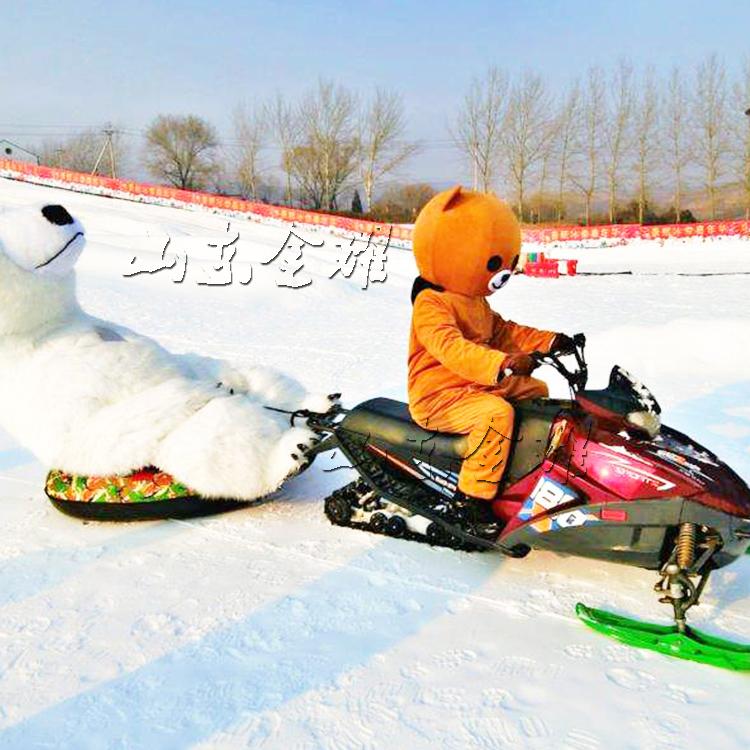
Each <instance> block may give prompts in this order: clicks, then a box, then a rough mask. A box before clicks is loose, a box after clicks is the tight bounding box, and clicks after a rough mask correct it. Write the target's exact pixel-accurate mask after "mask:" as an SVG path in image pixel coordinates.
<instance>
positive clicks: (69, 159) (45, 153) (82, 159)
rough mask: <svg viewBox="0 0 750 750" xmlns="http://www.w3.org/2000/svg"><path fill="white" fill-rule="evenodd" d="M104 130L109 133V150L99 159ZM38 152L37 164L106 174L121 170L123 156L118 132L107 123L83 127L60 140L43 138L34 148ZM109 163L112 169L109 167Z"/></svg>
mask: <svg viewBox="0 0 750 750" xmlns="http://www.w3.org/2000/svg"><path fill="white" fill-rule="evenodd" d="M105 130H108V131H109V132H111V134H112V135H111V144H112V152H111V153H109V154H108V155H107V157H106V158H104V159H99V156H100V155H101V154H102V151H103V149H104V148H105V146H106V147H107V151H109V144H108V142H107V135H106V134H105V132H104V131H105ZM38 153H39V162H40V164H46V165H48V166H51V167H61V168H62V169H71V170H74V171H76V172H88V173H91V174H98V175H108V176H116V175H112V171H116V172H122V168H123V164H124V162H125V161H126V158H127V149H126V147H125V143H124V141H123V139H122V133H121V132H120V131H118V130H116V129H115V128H111V127H109V126H105V128H103V129H102V130H86V131H84V132H83V133H79V134H78V135H73V136H70V137H69V138H66V139H64V140H61V141H47V142H46V143H44V144H42V146H41V147H40V148H39V149H38ZM97 162H98V163H97ZM113 167H115V168H116V169H115V170H113Z"/></svg>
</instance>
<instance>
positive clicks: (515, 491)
mask: <svg viewBox="0 0 750 750" xmlns="http://www.w3.org/2000/svg"><path fill="white" fill-rule="evenodd" d="M573 340H574V344H575V345H574V348H573V351H570V352H567V353H562V352H551V353H547V354H541V353H537V354H535V355H534V357H535V359H536V360H537V362H538V363H539V364H544V365H549V366H551V367H553V368H554V369H555V370H557V372H558V373H559V374H560V375H562V377H563V378H564V379H565V380H566V381H567V383H568V385H569V387H570V391H571V397H570V398H569V399H552V398H548V399H535V400H529V401H521V402H518V403H516V404H515V414H516V418H515V427H514V435H513V438H512V440H513V444H512V451H511V456H510V458H509V465H508V468H507V470H506V472H505V476H504V478H503V480H502V483H501V485H500V486H499V487H498V492H497V496H496V497H497V499H496V500H495V501H494V502H493V506H492V509H493V512H494V515H495V516H496V517H497V519H498V521H499V522H500V525H501V531H500V533H499V535H498V536H497V537H496V538H491V539H488V538H486V537H485V536H483V535H482V534H481V533H480V532H479V531H478V530H477V528H476V526H475V524H474V523H473V521H472V519H471V518H470V517H467V514H466V511H465V503H464V504H461V506H460V507H459V506H458V504H457V503H456V498H457V497H459V493H458V490H457V479H458V472H459V471H460V468H461V461H462V459H463V457H464V456H465V454H466V450H467V446H466V437H465V436H463V435H453V434H445V433H438V432H432V431H430V430H426V429H423V428H422V427H420V426H419V425H417V424H416V423H415V422H413V421H412V419H411V417H410V415H409V410H408V407H407V405H406V404H404V403H401V402H399V401H394V400H391V399H388V398H374V399H371V400H369V401H365V402H363V403H361V404H359V405H358V406H356V407H354V408H353V409H349V410H347V409H343V408H337V409H335V410H333V411H332V412H329V413H328V414H326V415H317V414H309V413H307V414H306V413H301V412H296V413H295V414H293V415H292V421H294V419H296V418H298V417H302V418H305V419H306V421H307V424H308V425H309V426H310V427H311V428H312V429H314V430H315V431H316V432H317V433H318V434H319V435H320V437H321V441H320V442H319V444H318V445H317V446H316V447H315V448H314V449H313V452H312V454H311V455H310V460H312V459H313V458H314V457H315V455H318V454H320V453H323V452H326V451H331V450H333V451H337V452H339V451H340V453H341V454H343V456H344V457H345V459H346V460H347V461H348V462H349V464H351V466H352V467H353V468H354V469H355V470H356V471H357V473H358V474H359V477H358V478H357V479H356V480H355V481H353V482H351V483H350V484H348V485H346V486H345V487H342V488H340V489H338V490H336V491H335V492H333V494H331V495H330V496H329V497H328V498H326V500H325V513H326V515H327V517H328V518H329V520H330V521H331V522H332V523H333V524H336V525H338V526H347V527H352V528H356V529H362V530H366V531H370V532H374V533H378V534H386V535H389V536H392V537H399V538H402V539H409V540H415V541H421V542H426V543H428V544H431V545H443V546H448V547H453V548H456V549H463V550H482V549H492V550H496V551H498V552H500V553H502V554H504V555H508V556H511V557H523V556H525V555H527V554H528V553H529V552H530V551H531V550H534V549H540V550H551V551H554V552H558V553H564V554H572V555H579V556H583V557H587V558H593V559H597V560H607V561H611V562H618V563H624V564H626V565H631V566H636V567H640V568H645V569H647V570H653V571H657V572H658V576H659V580H658V582H657V584H656V586H655V590H656V591H657V592H658V594H659V596H660V599H659V601H660V602H663V603H666V604H669V605H671V607H672V612H673V615H674V625H672V626H660V625H650V624H647V623H641V622H638V621H635V620H630V619H627V618H624V617H620V616H618V615H615V614H612V613H608V612H605V611H603V610H596V609H592V608H589V607H586V606H585V605H583V604H579V605H578V607H577V614H578V615H579V617H580V618H581V619H582V620H583V621H584V622H585V623H586V624H587V625H589V626H591V627H592V628H594V629H596V630H598V631H600V632H603V633H606V634H608V635H610V636H612V637H615V638H617V639H619V640H621V641H623V642H625V643H629V644H631V645H636V646H641V647H644V646H645V647H648V648H651V649H653V650H656V651H660V652H662V653H666V654H670V655H672V656H677V657H681V658H686V659H692V660H696V661H702V662H705V663H710V664H714V665H718V666H724V667H728V668H733V669H750V646H742V645H739V644H733V643H732V642H730V641H726V640H723V639H718V638H715V637H713V636H710V635H706V634H704V633H701V632H700V631H698V630H695V629H693V628H691V627H690V626H688V624H687V621H686V615H687V612H688V611H689V610H690V608H691V607H694V606H696V605H697V604H698V602H699V600H700V597H701V594H702V592H703V590H704V588H705V586H706V582H707V581H708V578H709V575H710V574H711V572H712V571H713V570H716V569H717V568H721V567H723V566H725V565H728V564H729V563H731V562H733V561H734V560H736V559H737V558H739V557H740V556H741V555H743V554H744V553H745V552H746V551H747V548H748V546H750V489H749V488H748V486H747V485H746V484H745V482H744V481H743V480H742V479H741V478H740V477H739V476H738V475H737V474H736V473H735V472H734V471H732V469H731V468H730V467H729V466H727V465H726V464H725V463H723V462H722V461H721V460H720V459H719V458H717V456H716V455H714V454H713V453H712V452H711V451H709V450H708V449H707V448H705V447H703V446H701V445H699V444H698V443H697V442H695V441H694V440H692V439H691V438H689V437H688V436H687V435H684V434H683V433H681V432H678V431H677V430H675V429H672V428H670V427H667V426H665V425H662V424H661V417H660V415H661V408H660V406H659V404H658V402H657V401H656V399H655V398H654V396H653V395H652V393H651V392H650V391H649V390H648V389H647V388H646V387H645V386H644V385H643V384H641V383H640V382H638V381H637V380H636V379H635V378H633V377H632V376H631V375H629V374H628V373H627V372H626V371H625V370H623V369H622V368H621V367H619V366H615V367H613V369H612V371H611V375H610V378H609V384H608V385H607V387H606V388H604V389H602V390H591V389H588V388H587V387H586V386H587V381H588V367H587V364H586V359H585V337H584V336H583V335H582V334H578V335H577V336H575V337H574V339H573ZM570 357H572V358H573V360H574V363H573V362H571V359H570Z"/></svg>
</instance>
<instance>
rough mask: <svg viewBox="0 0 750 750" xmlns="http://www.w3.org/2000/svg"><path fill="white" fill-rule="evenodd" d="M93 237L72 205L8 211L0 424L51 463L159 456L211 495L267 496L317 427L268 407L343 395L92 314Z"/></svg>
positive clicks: (93, 464) (107, 470) (135, 461)
mask: <svg viewBox="0 0 750 750" xmlns="http://www.w3.org/2000/svg"><path fill="white" fill-rule="evenodd" d="M84 243H85V236H84V230H83V227H82V226H81V225H80V224H79V223H78V222H77V221H76V220H75V219H74V218H73V217H72V216H71V215H70V214H69V213H68V212H67V211H66V210H65V209H64V208H63V207H62V206H59V205H45V206H34V207H33V208H25V209H21V210H16V211H12V212H8V213H5V214H0V426H2V427H3V428H4V429H6V430H7V431H8V432H9V433H10V434H11V435H13V436H14V438H15V439H16V440H18V441H19V442H20V443H21V444H22V445H24V446H25V447H27V448H28V449H29V450H31V451H32V452H33V453H34V454H35V455H36V456H37V457H38V458H39V459H40V460H41V461H42V462H43V463H44V464H46V465H47V466H48V467H49V468H57V469H61V470H63V471H66V472H70V473H75V474H83V475H111V474H126V473H129V472H131V471H134V470H137V469H140V468H142V467H145V466H156V467H158V468H159V469H160V470H161V471H164V472H167V473H169V474H171V475H172V476H174V477H175V478H176V479H177V480H178V481H180V482H182V483H183V484H185V485H187V486H188V487H190V488H191V489H192V490H195V491H196V492H198V493H199V494H200V495H202V496H204V497H207V498H226V499H244V500H250V499H254V498H257V497H260V496H262V495H265V494H267V493H269V492H272V491H273V490H275V489H277V488H278V487H279V485H280V484H281V483H282V482H283V481H284V479H285V478H287V477H288V476H290V475H292V474H294V473H296V472H298V471H300V469H301V468H303V467H304V466H305V464H306V458H305V454H306V452H307V451H308V450H309V449H310V447H311V446H312V445H314V443H315V440H316V436H315V434H314V433H313V432H312V431H311V430H310V429H308V428H307V427H305V426H296V427H291V426H290V424H289V417H288V416H286V415H284V414H279V413H276V412H273V411H270V410H268V409H266V408H265V407H266V406H272V407H277V408H281V409H288V410H295V409H309V410H310V411H316V412H326V411H328V410H329V409H330V408H331V406H332V405H333V401H334V399H335V396H317V395H310V394H307V393H306V392H305V390H304V389H303V388H302V386H301V385H299V383H296V382H295V381H293V380H291V379H289V378H287V377H285V376H283V375H280V374H279V373H276V372H275V371H272V370H270V369H267V368H264V367H255V368H251V369H242V370H239V369H235V368H233V367H232V366H231V365H230V364H228V363H227V362H224V361H221V360H216V359H211V358H207V357H198V356H194V355H173V354H170V353H169V352H167V351H166V350H165V349H163V348H162V347H161V346H159V345H158V344H157V343H156V342H154V341H152V340H150V339H148V338H145V337H143V336H140V335H138V334H136V333H134V332H132V331H129V330H127V329H126V328H123V327H120V326H116V325H113V324H112V323H108V322H105V321H102V320H98V319H96V318H93V317H91V316H89V315H87V314H86V313H85V312H84V311H83V310H82V309H81V307H80V306H79V304H78V301H77V299H76V281H75V272H74V270H73V266H74V265H75V262H76V260H77V259H78V257H79V255H80V254H81V251H82V250H83V246H84Z"/></svg>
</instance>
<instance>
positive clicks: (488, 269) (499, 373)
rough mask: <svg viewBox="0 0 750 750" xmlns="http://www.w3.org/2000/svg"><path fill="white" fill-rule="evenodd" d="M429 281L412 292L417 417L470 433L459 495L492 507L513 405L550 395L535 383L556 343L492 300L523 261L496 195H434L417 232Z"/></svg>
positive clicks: (412, 389) (511, 218) (412, 387)
mask: <svg viewBox="0 0 750 750" xmlns="http://www.w3.org/2000/svg"><path fill="white" fill-rule="evenodd" d="M413 246H414V256H415V259H416V262H417V267H418V268H419V273H420V276H419V277H418V278H417V280H416V281H415V283H414V290H413V292H412V302H413V305H414V307H413V312H412V323H411V335H410V341H409V410H410V411H411V415H412V417H413V418H414V420H415V421H416V422H417V423H419V424H420V425H421V426H422V427H425V428H427V429H430V430H435V431H439V432H453V433H462V434H468V441H467V442H468V452H467V454H466V458H465V459H464V461H463V464H462V468H461V473H460V476H459V483H458V487H459V490H460V491H461V492H463V493H464V495H467V496H470V497H472V498H479V499H482V500H492V499H494V497H495V493H496V492H497V488H498V484H499V482H500V480H501V479H502V476H503V472H504V470H505V466H506V463H507V460H508V455H509V453H510V447H511V440H512V437H513V407H512V406H511V403H510V402H511V401H513V400H518V399H525V398H534V397H540V396H547V395H548V391H547V386H546V384H545V383H544V382H542V381H541V380H537V379H536V378H532V377H529V375H530V373H531V371H532V370H533V369H534V367H535V363H534V361H533V360H532V359H531V357H529V356H528V354H529V353H530V352H533V351H542V352H548V351H549V350H550V349H551V348H552V347H553V345H554V342H555V338H556V336H558V335H559V336H561V337H562V338H567V337H565V336H564V335H563V334H555V333H553V332H551V331H540V330H537V329H536V328H529V327H527V326H521V325H518V324H517V323H512V322H510V321H508V320H504V319H503V318H501V317H500V316H499V315H498V314H497V313H495V312H493V311H492V310H491V309H490V306H489V304H488V303H487V299H486V298H487V296H489V295H490V294H492V292H493V291H495V290H496V289H499V288H500V287H502V286H503V285H504V284H505V282H507V280H508V279H509V278H510V276H511V273H512V272H513V269H514V268H515V266H516V264H517V262H518V256H519V252H520V249H521V229H520V226H519V224H518V221H517V220H516V217H515V215H514V214H513V212H512V211H511V209H510V208H509V207H508V206H507V205H506V204H505V203H503V202H502V201H501V200H499V199H498V198H496V197H495V196H494V195H491V194H487V193H478V192H473V191H469V190H463V189H462V188H461V187H460V186H459V187H454V188H452V189H450V190H446V191H445V192H442V193H439V194H438V195H436V196H435V197H433V198H432V199H431V200H430V201H429V203H427V205H426V206H425V207H424V208H423V209H422V211H421V213H420V214H419V216H418V218H417V222H416V224H415V226H414V234H413Z"/></svg>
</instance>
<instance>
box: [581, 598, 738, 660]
mask: <svg viewBox="0 0 750 750" xmlns="http://www.w3.org/2000/svg"><path fill="white" fill-rule="evenodd" d="M576 614H577V615H578V617H579V618H580V619H581V620H583V622H584V623H586V625H588V626H589V627H590V628H593V629H594V630H597V631H598V632H600V633H604V634H605V635H608V636H610V637H612V638H615V639H617V640H618V641H621V642H622V643H626V644H628V645H629V646H635V647H636V648H648V649H651V650H652V651H658V652H659V653H661V654H666V655H667V656H676V657H677V658H678V659H688V660H690V661H697V662H701V663H703V664H711V665H712V666H714V667H721V668H723V669H732V670H735V671H738V672H744V671H747V670H750V644H747V645H745V644H739V643H733V642H732V641H727V640H725V639H723V638H717V637H716V636H713V635H708V634H706V633H702V632H701V631H699V630H695V629H694V628H690V627H688V628H687V630H686V632H684V633H680V632H679V630H678V629H677V626H676V625H655V624H651V623H646V622H640V621H638V620H632V619H630V618H628V617H621V616H619V615H615V614H612V613H611V612H605V611H604V610H601V609H593V608H592V607H587V606H586V605H585V604H581V603H580V602H579V603H578V604H576Z"/></svg>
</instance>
